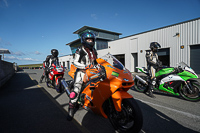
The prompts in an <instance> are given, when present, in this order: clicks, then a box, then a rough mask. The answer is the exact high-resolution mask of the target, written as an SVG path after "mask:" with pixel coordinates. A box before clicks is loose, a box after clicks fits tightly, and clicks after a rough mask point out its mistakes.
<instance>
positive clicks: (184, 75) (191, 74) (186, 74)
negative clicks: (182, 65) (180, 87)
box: [177, 70, 198, 81]
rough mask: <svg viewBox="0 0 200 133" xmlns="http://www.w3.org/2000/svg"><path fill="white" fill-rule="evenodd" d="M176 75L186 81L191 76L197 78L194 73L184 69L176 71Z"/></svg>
mask: <svg viewBox="0 0 200 133" xmlns="http://www.w3.org/2000/svg"><path fill="white" fill-rule="evenodd" d="M177 75H178V76H180V77H181V78H182V79H183V80H184V81H187V80H188V79H192V78H198V76H197V75H196V74H193V73H191V72H190V71H185V70H184V71H183V72H181V73H178V74H177Z"/></svg>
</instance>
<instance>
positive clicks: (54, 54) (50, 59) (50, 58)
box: [40, 49, 59, 82]
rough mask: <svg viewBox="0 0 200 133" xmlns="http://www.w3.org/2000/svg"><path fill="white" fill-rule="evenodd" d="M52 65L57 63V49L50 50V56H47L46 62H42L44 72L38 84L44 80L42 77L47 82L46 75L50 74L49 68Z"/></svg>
mask: <svg viewBox="0 0 200 133" xmlns="http://www.w3.org/2000/svg"><path fill="white" fill-rule="evenodd" d="M53 63H59V62H58V50H57V49H52V50H51V55H48V56H47V57H46V60H45V61H44V62H43V64H44V66H45V67H44V70H45V75H42V76H41V78H40V82H42V80H43V79H44V77H45V76H46V78H47V80H48V78H49V77H48V74H49V72H50V70H49V67H50V66H51V65H52V64H53Z"/></svg>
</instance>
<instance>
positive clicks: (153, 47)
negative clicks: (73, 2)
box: [150, 42, 161, 52]
mask: <svg viewBox="0 0 200 133" xmlns="http://www.w3.org/2000/svg"><path fill="white" fill-rule="evenodd" d="M158 48H161V46H160V44H159V43H157V42H151V43H150V49H151V50H152V51H153V52H157V51H158Z"/></svg>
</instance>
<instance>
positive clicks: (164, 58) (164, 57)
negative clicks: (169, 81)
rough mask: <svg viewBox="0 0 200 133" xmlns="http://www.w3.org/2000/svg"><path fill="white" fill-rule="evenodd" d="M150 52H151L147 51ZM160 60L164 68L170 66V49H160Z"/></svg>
mask: <svg viewBox="0 0 200 133" xmlns="http://www.w3.org/2000/svg"><path fill="white" fill-rule="evenodd" d="M147 51H148V52H149V51H150V50H147ZM157 54H158V59H159V60H160V61H161V62H162V65H164V66H170V56H169V55H170V50H169V48H165V49H158V52H157Z"/></svg>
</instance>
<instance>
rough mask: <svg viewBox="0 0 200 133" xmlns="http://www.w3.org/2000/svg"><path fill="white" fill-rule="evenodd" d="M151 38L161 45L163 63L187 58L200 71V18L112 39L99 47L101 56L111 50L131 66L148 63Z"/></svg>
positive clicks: (170, 64) (176, 61)
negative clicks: (147, 57) (146, 56)
mask: <svg viewBox="0 0 200 133" xmlns="http://www.w3.org/2000/svg"><path fill="white" fill-rule="evenodd" d="M151 42H158V43H159V44H160V45H161V49H159V52H158V56H159V59H160V60H161V61H162V62H163V65H167V66H176V64H177V63H179V62H182V61H183V62H185V63H186V64H188V65H189V66H191V67H192V68H193V69H194V70H195V71H196V72H197V73H198V74H200V67H199V66H200V18H197V19H193V20H189V21H185V22H182V23H177V24H174V25H169V26H166V27H161V28H158V29H154V30H150V31H146V32H142V33H138V34H134V35H131V36H127V37H123V38H119V39H116V40H112V41H108V48H106V49H101V50H97V52H98V55H99V57H100V56H102V55H105V54H106V53H108V52H109V53H111V54H113V55H114V56H115V57H117V58H118V59H119V60H120V61H121V62H122V63H123V64H124V65H125V67H126V68H127V69H129V70H130V71H131V72H135V67H136V66H146V58H145V54H146V51H147V50H149V45H150V43H151Z"/></svg>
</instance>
